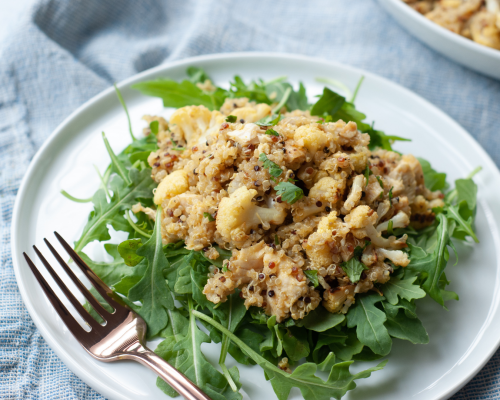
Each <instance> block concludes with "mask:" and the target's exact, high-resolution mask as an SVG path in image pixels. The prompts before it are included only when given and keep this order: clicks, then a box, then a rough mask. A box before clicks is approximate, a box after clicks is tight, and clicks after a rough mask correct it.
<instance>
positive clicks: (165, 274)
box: [63, 67, 478, 400]
mask: <svg viewBox="0 0 500 400" xmlns="http://www.w3.org/2000/svg"><path fill="white" fill-rule="evenodd" d="M187 75H188V78H187V79H185V80H183V81H182V82H177V81H174V80H169V79H159V80H155V81H149V82H142V83H138V84H136V85H135V86H134V87H135V88H136V89H138V90H140V91H141V92H142V93H144V94H146V95H150V96H156V97H160V98H161V99H162V100H163V103H164V105H165V106H166V107H176V108H177V107H183V106H187V105H204V106H206V107H207V108H209V109H211V110H214V109H218V108H220V106H221V105H222V104H223V103H224V101H225V99H227V98H238V97H247V98H249V99H250V100H253V101H256V102H263V103H267V104H270V105H272V107H273V111H274V115H273V116H271V117H270V118H266V119H265V120H261V121H259V122H258V123H259V125H261V126H267V127H272V126H274V125H276V124H277V123H278V122H279V120H280V118H281V112H283V111H284V110H289V111H290V110H294V109H300V110H310V112H311V114H312V115H316V116H318V120H319V121H318V122H319V123H324V122H328V121H336V120H338V119H343V120H344V121H345V122H349V121H354V122H355V123H356V124H357V125H358V128H359V129H360V130H361V131H362V132H366V133H368V134H369V135H370V137H371V144H370V146H371V148H377V147H379V148H383V149H387V150H391V149H392V143H393V142H394V141H398V140H406V139H402V138H400V137H396V136H389V135H386V134H385V133H384V132H382V131H380V130H375V129H374V128H373V124H368V123H366V122H364V121H365V119H366V116H365V115H364V114H363V113H361V112H360V111H358V110H357V109H356V107H355V105H354V104H353V101H354V99H355V94H356V93H357V92H358V90H359V85H358V87H357V88H356V90H355V94H354V95H353V96H352V100H351V101H348V100H346V98H345V97H343V96H341V95H339V94H337V93H336V92H334V91H333V90H331V89H329V88H325V89H324V90H323V93H322V94H321V95H320V96H319V98H318V99H317V101H316V102H315V103H314V104H312V105H311V104H309V103H308V99H307V96H306V90H305V87H304V85H302V83H300V84H299V87H298V89H297V90H295V89H294V87H292V85H291V84H290V83H288V82H287V81H286V78H284V77H281V78H277V79H273V80H270V81H263V80H258V81H252V82H249V83H246V82H244V81H243V79H242V78H241V77H239V76H235V77H234V79H233V81H232V82H230V84H229V88H228V89H223V88H220V87H217V86H215V85H214V84H213V82H212V80H211V79H210V77H209V76H208V75H207V73H206V72H205V71H204V70H202V69H200V68H197V67H190V68H189V69H188V71H187ZM117 92H118V94H119V91H118V89H117ZM119 100H120V101H121V102H122V104H124V102H123V99H122V98H121V96H120V95H119ZM127 115H128V114H127ZM227 121H228V122H231V123H233V122H236V117H234V116H229V117H228V118H227ZM154 122H155V121H153V122H151V124H150V132H151V133H150V135H149V136H148V137H146V138H143V139H136V138H135V136H134V134H133V132H132V129H129V130H130V136H131V138H132V143H131V144H130V145H129V146H128V147H127V148H126V149H125V150H124V151H122V152H121V153H120V154H115V153H114V152H113V150H112V148H111V146H110V145H109V143H108V141H107V139H106V137H105V136H104V134H103V140H104V145H105V146H106V148H107V150H108V153H109V156H110V159H111V163H110V165H109V167H108V168H107V170H106V171H105V173H104V174H103V175H102V176H101V175H100V174H99V176H100V179H101V182H102V184H101V188H100V189H99V190H97V192H96V193H95V194H94V196H93V197H92V200H91V201H92V203H93V205H94V209H93V211H92V212H91V213H90V215H89V217H88V221H87V223H86V225H85V227H84V228H83V231H82V233H81V235H80V238H79V239H78V240H77V241H76V242H75V250H76V251H77V252H78V253H79V254H80V255H81V256H82V258H83V259H84V261H85V262H87V263H88V265H89V266H90V267H91V268H92V269H93V270H94V272H95V273H96V274H97V275H98V276H100V277H101V278H102V279H103V280H104V281H105V282H106V284H108V285H109V286H111V287H112V288H113V290H114V291H115V292H116V293H117V294H118V295H120V296H121V297H122V298H123V300H124V301H125V302H126V303H127V304H128V305H129V306H130V307H131V308H132V309H133V310H135V311H136V312H137V313H139V314H140V315H141V316H142V318H143V319H144V320H145V321H146V323H147V326H148V338H149V339H150V338H153V337H160V338H162V339H163V341H162V342H161V343H160V344H159V345H158V347H157V348H156V350H155V351H156V353H157V354H159V355H160V356H161V357H162V358H164V359H165V360H167V361H168V362H169V363H171V364H172V365H173V366H174V367H175V368H177V369H178V370H179V371H181V372H182V373H184V374H185V375H187V376H188V377H189V378H190V379H191V380H192V381H193V382H194V383H195V384H197V385H198V386H199V387H200V388H202V389H203V391H205V392H206V393H207V394H208V395H209V396H210V397H211V398H212V399H215V400H218V399H242V395H241V393H240V392H239V390H240V388H241V383H240V375H239V371H238V368H237V367H236V366H233V367H231V368H228V367H227V366H226V360H227V356H228V354H229V355H230V356H231V357H232V358H233V359H234V360H236V361H237V362H238V363H240V364H243V365H259V367H260V368H262V370H263V378H265V379H267V380H269V381H270V383H271V385H272V387H273V389H274V392H275V393H276V396H277V398H278V399H279V400H286V399H287V398H288V396H289V393H290V391H291V389H292V388H298V389H299V390H300V392H301V393H302V396H303V397H304V398H305V399H307V400H327V399H330V398H332V397H333V398H335V399H340V398H341V397H342V396H344V395H345V393H346V392H347V391H348V390H352V389H354V388H355V387H356V383H355V382H356V381H357V380H358V379H362V378H368V377H369V376H370V375H371V373H373V372H375V371H378V370H380V369H381V368H383V367H384V365H385V364H386V363H387V360H384V361H382V362H379V363H378V364H376V365H373V366H372V367H370V368H368V369H366V370H365V371H361V372H359V373H357V374H352V373H351V372H350V370H349V367H350V365H352V363H353V362H355V361H357V360H360V361H369V362H373V361H375V360H378V359H380V358H382V357H385V356H387V355H388V354H389V353H390V351H391V348H392V342H393V340H394V339H399V340H407V341H410V342H411V343H414V344H424V343H427V342H428V341H429V337H428V335H427V332H426V331H425V328H424V326H423V325H422V323H421V321H420V320H419V319H418V317H417V303H416V301H417V300H419V299H422V298H424V297H426V296H427V295H428V296H429V297H430V298H432V299H433V300H435V301H436V302H437V303H439V304H440V305H442V306H445V301H447V300H451V299H456V300H458V295H457V294H455V293H454V292H451V291H448V290H446V286H447V285H448V284H449V282H448V279H447V277H446V275H445V272H444V270H445V268H446V266H447V263H448V261H449V258H450V249H451V250H453V251H454V250H455V242H456V241H467V242H471V243H472V242H477V241H478V238H477V235H476V233H475V228H474V220H475V215H476V209H477V200H476V197H477V186H476V184H475V183H474V181H473V180H472V177H473V175H474V174H475V173H477V172H478V170H476V171H473V173H471V175H470V176H469V177H467V178H465V179H458V180H456V181H455V185H454V189H452V190H450V189H449V187H448V184H447V182H446V174H444V173H440V172H437V171H435V170H434V169H433V168H432V167H431V165H430V163H429V162H427V161H425V160H420V163H421V165H422V168H423V173H424V181H425V184H426V187H427V188H428V189H429V190H431V191H436V190H441V191H443V193H445V197H444V202H445V206H444V207H441V208H436V209H434V210H433V212H434V214H435V220H434V222H433V223H432V225H430V226H427V227H426V228H424V229H421V230H415V229H413V228H410V227H408V228H405V229H400V228H398V229H395V228H394V229H393V227H392V226H390V227H389V231H390V232H391V234H394V235H395V236H397V237H400V236H402V235H403V234H408V237H409V239H408V241H407V242H408V248H407V249H406V250H405V251H407V252H408V255H409V258H410V264H409V265H408V266H407V267H406V268H402V267H400V268H397V267H396V266H393V267H394V272H393V273H392V275H391V279H390V280H389V281H388V282H386V283H385V284H383V285H380V284H379V285H377V284H376V285H375V287H374V290H373V291H370V292H368V293H364V294H358V295H356V302H355V303H354V304H353V305H352V306H351V307H350V308H349V310H348V312H347V313H346V314H345V315H344V314H342V313H339V314H331V313H329V312H328V311H326V310H325V309H324V308H323V306H322V305H320V306H319V307H318V308H316V309H315V310H313V311H312V312H310V313H309V315H307V316H306V317H305V318H304V319H302V320H293V319H288V320H285V321H283V322H281V323H277V322H276V317H275V316H273V317H269V316H267V315H265V314H264V313H263V310H262V309H260V308H256V307H250V309H248V310H247V309H246V308H245V306H244V304H243V299H242V298H240V296H239V291H238V290H236V292H235V293H234V294H232V295H230V296H229V298H228V300H227V301H226V302H225V303H221V304H218V305H215V304H213V303H211V302H210V301H208V300H207V298H206V297H205V295H204V294H203V288H204V286H205V284H206V283H207V279H208V275H209V273H211V272H213V271H214V269H215V268H219V269H221V270H223V271H224V268H226V267H225V264H224V261H225V260H226V259H229V258H230V257H231V252H230V251H227V250H224V249H220V248H217V251H218V252H219V254H220V256H219V258H218V259H216V260H210V259H209V258H207V257H206V256H205V254H204V252H203V251H199V252H198V251H191V250H187V249H185V248H184V245H183V243H182V242H179V243H175V244H168V245H163V243H162V236H161V229H160V221H161V208H160V207H158V208H157V210H156V220H155V221H152V220H150V219H149V218H148V217H147V216H146V215H145V214H144V213H142V212H139V213H137V214H135V215H132V214H131V209H132V206H133V205H134V204H136V203H138V202H140V203H141V204H142V205H143V206H145V207H154V204H153V189H154V188H155V187H156V184H155V182H153V180H152V179H151V169H150V168H149V165H148V164H147V157H148V155H149V153H150V152H151V151H155V150H157V148H158V147H157V144H156V143H157V141H156V136H155V135H156V134H157V133H158V123H157V122H156V123H154ZM267 132H268V134H270V135H275V133H276V131H274V130H273V129H271V128H269V129H268V131H267ZM273 132H274V133H273ZM276 135H277V133H276ZM259 160H260V161H261V162H262V163H263V167H264V168H265V169H266V170H267V171H268V172H269V175H270V176H271V178H272V179H273V180H275V181H276V180H277V179H278V178H280V179H282V173H283V171H282V170H281V168H280V167H279V166H278V165H277V164H275V163H274V162H272V161H271V160H270V159H269V158H268V157H267V155H266V154H264V153H262V154H260V157H259ZM370 174H371V171H370V170H369V169H368V168H367V170H366V173H365V175H366V178H368V177H369V176H370ZM283 176H284V175H283ZM295 183H297V182H290V181H280V182H279V183H278V184H276V185H275V187H274V189H275V190H276V191H277V194H278V195H279V196H281V199H282V200H283V201H285V202H288V203H289V204H293V203H295V202H296V201H298V200H299V199H300V198H302V197H303V196H304V191H303V189H302V188H301V185H300V182H299V183H297V184H295ZM302 187H303V186H302ZM63 194H64V195H65V196H66V197H68V198H69V199H70V200H74V201H77V202H84V201H89V199H83V200H80V199H75V198H73V197H72V196H70V195H69V194H67V193H66V192H64V193H63ZM389 198H390V200H391V201H392V189H390V191H389ZM214 215H215V214H209V213H205V214H204V218H205V219H206V220H208V222H211V221H214V220H215V217H214ZM110 227H112V228H113V229H114V230H116V231H121V232H125V233H126V234H127V236H128V239H127V240H125V241H123V242H122V243H120V244H111V243H107V242H108V241H109V239H110V238H111V236H110V232H109V230H110ZM93 241H99V242H106V243H104V249H105V250H106V252H107V253H108V254H109V255H110V256H111V257H112V259H113V261H111V262H97V261H93V260H92V259H91V258H90V257H88V256H87V255H86V254H85V252H84V251H85V247H86V246H87V245H88V244H89V243H91V242H93ZM279 244H280V240H279V238H278V236H276V238H275V245H279ZM368 244H369V242H367V243H366V244H365V245H368ZM362 252H363V248H362V247H357V248H356V249H355V252H354V253H355V254H354V257H353V258H351V259H350V260H349V261H347V262H344V263H342V264H341V265H340V268H342V269H343V270H344V271H345V273H346V274H347V275H348V277H349V279H350V280H351V282H353V283H356V282H358V281H359V280H360V279H361V278H362V275H363V274H364V273H366V272H365V271H367V270H368V268H367V267H366V266H365V265H364V264H363V263H362V262H361V256H362ZM304 274H305V276H306V277H307V282H308V283H309V284H310V285H312V286H314V287H317V288H318V290H323V289H322V286H321V283H320V280H321V279H323V278H321V277H320V276H318V271H316V270H310V269H306V270H304ZM96 296H97V294H96ZM101 300H102V299H101ZM85 307H86V308H87V309H88V310H89V311H91V312H92V310H91V307H90V306H89V305H88V304H87V305H86V306H85ZM211 342H214V343H220V345H221V353H220V357H219V362H218V363H219V367H220V369H218V368H216V367H215V366H214V365H212V363H211V362H210V361H209V360H208V359H207V358H206V357H205V355H204V353H203V349H202V347H203V346H202V344H204V343H211ZM284 357H286V358H287V359H288V364H286V363H284V364H283V363H281V364H280V361H282V359H283V358H284ZM288 367H290V368H291V369H292V370H290V369H287V368H288ZM318 372H319V373H320V374H318ZM320 375H321V377H320ZM157 386H158V387H159V388H160V389H161V390H163V391H164V392H165V393H166V394H167V395H169V396H176V395H177V393H176V392H175V391H174V390H173V389H172V388H171V387H170V386H168V385H167V384H166V383H165V382H164V381H163V380H161V379H160V378H158V381H157Z"/></svg>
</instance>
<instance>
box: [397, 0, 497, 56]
mask: <svg viewBox="0 0 500 400" xmlns="http://www.w3.org/2000/svg"><path fill="white" fill-rule="evenodd" d="M403 1H404V2H406V3H408V5H409V6H410V7H412V8H414V9H415V10H417V11H418V12H419V13H421V14H423V15H425V16H426V17H427V18H428V19H430V20H431V21H433V22H435V23H436V24H438V25H441V26H442V27H444V28H446V29H449V30H450V31H452V32H454V33H458V34H459V35H462V36H465V37H466V38H468V39H472V40H473V41H475V42H477V43H479V44H482V45H484V46H488V47H492V48H494V49H498V50H500V0H403Z"/></svg>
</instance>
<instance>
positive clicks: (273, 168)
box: [259, 153, 283, 180]
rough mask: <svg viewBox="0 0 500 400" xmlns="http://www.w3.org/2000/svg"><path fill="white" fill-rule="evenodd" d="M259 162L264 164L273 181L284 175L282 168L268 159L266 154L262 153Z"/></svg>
mask: <svg viewBox="0 0 500 400" xmlns="http://www.w3.org/2000/svg"><path fill="white" fill-rule="evenodd" d="M259 161H261V162H263V163H264V168H265V169H267V170H268V171H269V175H271V179H272V180H276V178H277V177H278V176H280V175H281V174H282V172H283V171H282V169H281V167H280V166H279V165H278V164H276V163H275V162H273V161H271V160H270V159H269V158H267V155H266V154H264V153H260V155H259Z"/></svg>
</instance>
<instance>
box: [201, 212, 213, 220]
mask: <svg viewBox="0 0 500 400" xmlns="http://www.w3.org/2000/svg"><path fill="white" fill-rule="evenodd" d="M203 217H205V218H206V219H208V221H209V222H212V221H215V218H214V217H212V214H210V213H208V212H204V213H203Z"/></svg>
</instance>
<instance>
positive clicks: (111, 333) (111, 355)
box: [23, 232, 210, 400]
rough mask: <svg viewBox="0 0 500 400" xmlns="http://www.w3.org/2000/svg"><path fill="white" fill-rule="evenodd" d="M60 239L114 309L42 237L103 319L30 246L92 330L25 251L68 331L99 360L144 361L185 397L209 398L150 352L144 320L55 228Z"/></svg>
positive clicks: (37, 251)
mask: <svg viewBox="0 0 500 400" xmlns="http://www.w3.org/2000/svg"><path fill="white" fill-rule="evenodd" d="M54 234H55V235H56V237H57V239H58V240H59V242H61V244H62V246H63V247H64V249H65V250H66V251H67V253H68V254H69V256H70V257H71V258H72V259H73V261H74V262H75V264H76V265H78V267H79V268H80V269H81V270H82V272H83V274H84V275H85V276H86V277H87V278H88V280H89V281H90V282H91V283H92V286H94V288H95V289H96V290H97V292H98V293H99V294H100V295H101V296H102V297H103V298H104V299H106V301H107V302H108V303H109V305H110V306H111V307H113V308H114V311H112V312H109V311H107V310H106V309H105V308H104V307H103V306H102V305H101V304H100V303H99V302H98V301H97V300H96V299H95V297H94V296H93V295H92V294H91V293H90V291H89V290H88V289H87V288H86V287H85V286H84V285H83V284H82V282H81V281H80V280H79V279H78V278H77V276H76V275H75V274H74V272H73V271H72V270H71V268H70V267H69V266H68V264H66V262H65V261H64V260H63V259H62V257H61V256H60V255H59V254H58V253H57V251H56V250H55V249H54V247H52V245H51V244H50V243H49V241H48V240H47V239H44V241H45V243H46V244H47V247H48V248H49V249H50V251H51V252H52V254H53V255H54V256H55V258H56V259H57V261H58V262H59V264H61V267H62V268H63V269H64V271H65V272H66V273H67V274H68V276H69V277H70V279H71V280H72V281H73V282H74V284H75V285H76V287H77V288H78V289H79V290H80V292H81V293H82V294H83V296H84V297H85V299H86V300H87V301H88V302H89V303H90V304H91V305H92V307H93V308H94V310H95V311H96V312H97V313H98V314H99V315H100V316H101V317H102V319H103V320H105V321H106V324H105V325H104V326H103V325H101V324H99V323H98V322H97V321H96V320H95V319H94V318H92V317H91V316H90V314H89V313H88V312H87V310H85V308H83V306H82V305H81V304H80V302H79V301H78V300H77V299H76V297H75V296H74V295H73V294H72V293H71V291H70V290H69V289H68V287H67V286H66V285H65V284H64V282H63V281H62V280H61V278H60V277H59V276H58V275H57V273H56V272H55V271H54V269H53V268H52V267H51V266H50V264H49V263H48V261H47V260H46V259H45V257H44V256H43V255H42V253H41V252H40V251H39V250H38V249H37V247H36V246H33V248H34V249H35V252H36V254H37V255H38V257H39V258H40V260H41V261H42V263H43V264H44V265H45V268H47V270H48V271H49V273H50V275H51V276H52V278H53V279H54V281H55V282H56V283H57V285H58V286H59V287H60V288H61V290H62V291H63V293H64V295H65V296H66V297H67V298H68V300H69V301H70V303H71V304H72V305H73V307H75V309H76V311H77V312H78V313H79V314H80V315H81V317H82V318H83V319H84V320H85V321H86V322H87V323H88V324H89V326H90V328H91V330H90V332H87V331H86V330H84V329H83V328H82V326H81V325H80V324H79V323H78V322H77V321H76V320H75V318H74V317H73V316H72V315H71V314H70V313H69V312H68V310H67V309H66V307H65V306H64V304H63V303H62V302H61V301H60V300H59V298H58V297H57V296H56V294H55V293H54V291H53V290H52V288H51V287H50V286H49V285H48V284H47V281H46V280H45V279H44V277H43V276H42V274H40V271H38V269H37V267H36V266H35V264H34V263H33V261H31V259H30V258H29V257H28V255H27V254H26V253H23V254H24V258H25V259H26V261H27V263H28V265H29V267H30V268H31V271H33V274H34V275H35V277H36V279H37V280H38V283H39V284H40V286H41V287H42V289H43V291H44V292H45V295H46V296H47V297H48V299H49V300H50V302H51V303H52V305H53V306H54V308H55V310H56V311H57V313H58V314H59V316H60V317H61V319H62V320H63V322H64V323H65V324H66V326H67V327H68V329H69V330H70V332H71V333H72V334H73V336H74V337H75V338H76V340H77V341H78V342H80V344H81V345H82V346H83V348H84V349H85V350H87V352H88V353H89V354H90V355H91V356H92V357H94V358H96V359H97V360H99V361H104V362H112V361H118V360H132V361H137V362H139V363H141V364H142V365H145V366H146V367H148V368H150V369H152V370H153V371H154V372H156V373H157V374H158V375H159V376H160V377H161V378H162V379H163V380H164V381H165V382H167V383H168V384H169V385H170V386H172V388H174V389H175V391H176V392H177V393H179V394H180V395H181V396H183V397H184V398H186V399H188V400H210V397H208V396H207V395H206V394H205V393H203V392H202V391H201V389H200V388H199V387H197V386H196V385H195V384H194V383H193V382H191V381H190V380H189V379H188V378H187V377H186V376H184V375H183V374H182V373H181V372H179V371H177V370H176V369H175V368H174V367H172V366H171V365H170V364H169V363H167V362H166V361H165V360H163V359H162V358H161V357H160V356H158V355H157V354H155V353H153V352H152V351H151V350H149V349H148V348H147V347H146V346H145V345H144V337H145V335H146V323H145V322H144V320H143V319H142V318H141V317H140V316H138V315H137V314H136V313H135V312H133V311H132V310H131V309H129V308H128V307H127V306H126V305H124V304H122V302H120V300H119V297H118V296H116V295H115V294H114V293H113V291H112V290H111V289H110V288H109V287H108V286H107V285H106V284H105V283H104V282H103V281H102V280H101V279H100V278H99V277H98V276H97V275H96V274H94V272H93V271H92V270H91V269H90V268H89V266H88V265H87V264H86V263H85V262H84V261H83V260H82V259H81V258H80V256H79V255H78V254H77V253H76V252H75V251H74V250H73V249H72V248H71V246H70V245H69V244H68V243H66V241H65V240H64V239H63V238H62V237H61V236H60V235H59V234H58V233H57V232H54Z"/></svg>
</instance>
